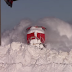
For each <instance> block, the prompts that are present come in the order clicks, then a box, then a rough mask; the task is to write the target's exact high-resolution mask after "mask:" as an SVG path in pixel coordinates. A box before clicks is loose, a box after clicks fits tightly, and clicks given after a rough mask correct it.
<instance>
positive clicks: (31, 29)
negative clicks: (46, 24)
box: [27, 26, 44, 34]
mask: <svg viewBox="0 0 72 72" xmlns="http://www.w3.org/2000/svg"><path fill="white" fill-rule="evenodd" d="M33 32H39V33H44V30H43V29H42V27H36V26H32V27H29V31H28V33H33ZM28 33H27V34H28Z"/></svg>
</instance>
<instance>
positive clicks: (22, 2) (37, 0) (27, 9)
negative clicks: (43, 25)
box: [1, 0, 72, 32]
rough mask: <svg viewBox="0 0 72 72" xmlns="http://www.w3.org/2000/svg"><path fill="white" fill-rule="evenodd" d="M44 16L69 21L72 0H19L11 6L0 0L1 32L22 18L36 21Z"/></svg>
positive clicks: (71, 15)
mask: <svg viewBox="0 0 72 72" xmlns="http://www.w3.org/2000/svg"><path fill="white" fill-rule="evenodd" d="M44 17H56V18H59V19H62V20H64V21H71V20H72V0H19V1H16V2H14V3H13V7H12V8H10V7H9V6H7V5H6V3H5V2H4V0H1V26H2V27H1V30H2V31H1V32H3V31H4V30H6V29H12V28H13V27H14V26H15V25H17V24H18V23H19V22H20V21H21V20H22V19H24V18H29V19H31V20H34V21H36V20H38V19H40V18H44Z"/></svg>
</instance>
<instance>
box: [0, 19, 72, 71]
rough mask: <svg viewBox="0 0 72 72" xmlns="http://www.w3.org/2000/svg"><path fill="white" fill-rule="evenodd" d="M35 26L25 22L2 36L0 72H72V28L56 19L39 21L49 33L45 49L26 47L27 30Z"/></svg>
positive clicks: (38, 23) (47, 33) (27, 21)
mask: <svg viewBox="0 0 72 72" xmlns="http://www.w3.org/2000/svg"><path fill="white" fill-rule="evenodd" d="M30 25H33V24H32V22H30V21H29V20H23V21H21V22H20V24H19V25H18V26H16V27H15V28H14V29H13V30H12V31H6V32H4V33H3V34H2V45H1V46H0V72H72V26H71V25H69V24H68V23H66V22H64V21H62V20H59V19H56V18H44V19H40V20H39V21H37V23H36V25H40V26H41V25H42V26H44V27H46V28H47V30H46V42H45V43H46V48H43V49H42V50H41V49H40V48H37V47H34V46H30V45H27V44H26V31H25V29H26V28H27V27H28V26H30Z"/></svg>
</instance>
